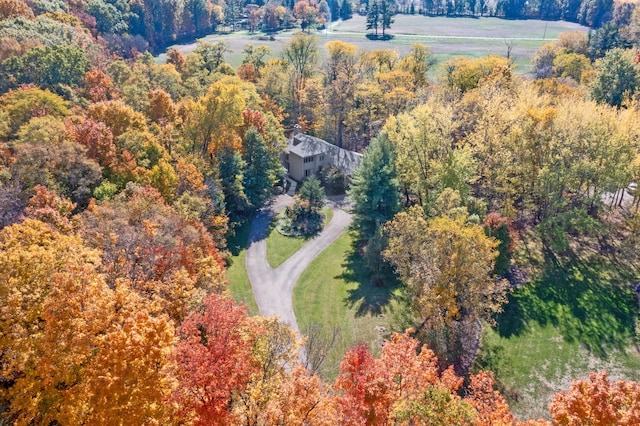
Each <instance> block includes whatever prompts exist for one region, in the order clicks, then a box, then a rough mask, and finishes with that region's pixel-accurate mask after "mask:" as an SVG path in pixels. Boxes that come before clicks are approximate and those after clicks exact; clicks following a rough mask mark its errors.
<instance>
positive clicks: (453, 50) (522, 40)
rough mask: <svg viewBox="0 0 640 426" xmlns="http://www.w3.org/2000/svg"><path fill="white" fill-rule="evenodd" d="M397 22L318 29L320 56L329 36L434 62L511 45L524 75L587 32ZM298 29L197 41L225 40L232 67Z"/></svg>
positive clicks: (526, 24)
mask: <svg viewBox="0 0 640 426" xmlns="http://www.w3.org/2000/svg"><path fill="white" fill-rule="evenodd" d="M394 20H395V22H394V23H393V24H392V25H391V29H390V30H388V33H389V34H392V35H393V36H394V38H393V39H391V40H388V41H381V40H369V39H367V38H366V34H367V31H366V17H364V16H360V15H354V17H353V18H352V19H350V20H347V21H338V22H334V23H332V24H331V28H330V30H328V31H327V30H321V31H318V32H316V35H317V36H318V44H319V46H320V48H321V49H320V53H321V56H323V55H324V48H323V46H324V44H325V43H326V42H328V41H331V40H342V41H344V42H347V43H351V44H354V45H356V46H357V47H358V48H359V49H360V50H375V49H394V50H397V51H398V52H399V53H400V54H402V55H404V54H407V53H408V52H409V49H410V46H411V43H415V42H420V43H424V44H426V45H428V46H429V47H430V48H431V51H432V52H433V54H434V57H435V59H436V61H437V65H436V67H435V69H434V71H437V70H438V65H441V64H442V63H443V62H444V61H446V60H448V59H450V58H452V57H455V56H469V57H483V56H486V55H489V54H493V55H499V56H506V55H507V51H508V50H509V49H511V52H510V55H511V56H510V57H511V58H512V59H513V61H514V63H515V64H516V65H517V72H518V73H521V74H524V73H526V72H528V71H529V70H530V67H531V66H530V62H531V58H532V57H533V55H534V54H535V52H536V51H537V50H538V49H539V48H540V47H541V46H542V45H543V44H545V43H548V42H551V41H554V40H556V39H557V38H558V35H559V34H560V33H562V32H567V31H583V32H585V33H586V32H587V31H588V28H587V27H584V26H581V25H578V24H575V23H571V22H564V21H541V20H536V19H530V20H508V19H500V18H489V17H481V18H471V17H463V18H452V17H430V16H422V15H396V16H394ZM298 32H300V30H299V29H297V28H296V29H293V30H288V31H282V32H279V33H277V34H275V36H274V40H269V37H268V36H265V34H263V33H254V34H251V33H249V32H248V31H238V32H234V33H230V34H211V35H208V36H206V37H203V38H202V39H199V41H208V42H217V41H225V42H227V43H228V45H229V48H230V49H231V50H232V52H231V53H227V54H226V57H225V59H226V61H227V62H229V63H230V64H231V65H232V66H233V67H237V66H239V65H240V64H241V63H242V57H243V53H242V50H243V49H244V48H245V45H247V44H254V45H266V46H268V47H269V48H270V49H271V51H272V53H273V57H278V56H279V55H280V54H281V52H282V49H283V48H284V46H285V45H286V44H287V43H288V42H289V40H290V39H291V37H292V36H293V35H294V34H296V33H298ZM196 45H197V43H190V44H182V45H175V46H171V47H170V48H176V49H178V50H180V51H182V52H184V53H189V52H191V51H192V50H193V49H195V47H196ZM157 60H158V61H159V62H164V61H165V60H166V54H160V55H159V56H158V57H157Z"/></svg>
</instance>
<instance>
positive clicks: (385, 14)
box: [380, 0, 393, 38]
mask: <svg viewBox="0 0 640 426" xmlns="http://www.w3.org/2000/svg"><path fill="white" fill-rule="evenodd" d="M380 15H381V16H380V18H381V19H380V20H381V24H382V37H383V38H384V30H385V29H388V28H391V24H393V18H392V16H393V5H392V4H390V3H389V2H388V1H387V0H382V2H381V3H380Z"/></svg>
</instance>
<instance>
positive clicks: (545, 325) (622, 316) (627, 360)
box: [478, 241, 640, 419]
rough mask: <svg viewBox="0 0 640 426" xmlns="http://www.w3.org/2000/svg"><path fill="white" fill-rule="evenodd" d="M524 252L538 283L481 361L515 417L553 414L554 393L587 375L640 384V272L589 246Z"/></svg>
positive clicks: (500, 319)
mask: <svg viewBox="0 0 640 426" xmlns="http://www.w3.org/2000/svg"><path fill="white" fill-rule="evenodd" d="M521 246H528V247H527V248H528V249H529V250H527V252H528V253H529V256H530V258H529V259H527V264H529V265H531V264H536V265H538V269H539V271H538V272H537V273H536V276H537V278H534V279H533V280H532V281H531V282H530V283H528V284H526V285H524V286H522V287H520V288H518V289H516V290H515V291H514V292H513V293H512V294H511V295H510V297H509V303H508V304H507V305H506V306H505V311H504V313H502V314H501V315H499V316H497V327H496V328H495V329H493V330H490V329H488V328H487V330H486V334H485V336H484V339H483V344H482V348H481V351H480V356H479V359H478V366H479V367H482V368H487V369H490V370H493V371H494V372H495V373H496V378H497V379H498V381H499V382H500V384H501V385H502V387H503V389H502V390H503V392H504V393H505V395H506V396H507V397H508V399H509V402H510V404H511V406H512V408H513V410H514V412H516V414H518V415H519V416H520V417H521V418H523V419H529V418H536V417H541V416H548V414H547V406H548V404H549V402H550V400H551V396H552V395H553V393H555V392H558V391H560V390H566V389H567V388H568V387H569V385H570V384H571V382H572V381H573V380H575V379H577V378H584V377H586V376H587V375H588V373H589V371H598V370H606V371H608V372H609V375H610V376H611V377H612V378H613V379H627V380H635V381H638V380H640V353H639V351H638V345H637V340H636V339H637V336H636V332H637V330H636V327H637V326H638V320H639V318H638V303H637V299H636V296H635V294H634V293H633V291H631V290H630V289H629V283H631V282H637V281H638V279H639V278H640V277H639V276H638V273H637V271H635V270H634V268H633V267H629V266H628V265H624V259H615V258H614V257H611V256H607V255H605V254H603V253H597V252H595V251H591V252H589V251H588V250H585V249H584V248H583V250H582V252H578V253H572V255H571V256H564V257H561V256H556V255H555V254H554V253H552V252H550V251H549V250H540V247H539V244H536V243H535V242H534V243H533V244H532V243H531V241H526V242H525V243H523V244H521ZM521 251H523V250H521Z"/></svg>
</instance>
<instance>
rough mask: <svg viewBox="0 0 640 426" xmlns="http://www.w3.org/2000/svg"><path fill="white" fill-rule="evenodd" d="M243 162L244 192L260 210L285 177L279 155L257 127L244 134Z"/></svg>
mask: <svg viewBox="0 0 640 426" xmlns="http://www.w3.org/2000/svg"><path fill="white" fill-rule="evenodd" d="M242 148H243V152H244V155H243V160H244V162H245V164H246V166H245V170H244V176H243V186H244V191H245V193H246V194H247V198H248V200H249V203H250V204H251V206H253V207H254V208H259V207H261V206H262V204H263V203H264V202H265V201H266V200H267V198H269V195H271V188H273V185H275V184H276V183H277V182H278V180H280V179H281V178H282V176H283V169H282V165H281V164H280V158H279V153H278V151H277V150H271V149H269V147H268V146H267V143H266V142H265V140H264V138H263V137H262V135H261V134H260V133H258V131H257V130H256V129H255V127H251V128H250V129H249V130H247V131H246V133H245V134H244V139H243V141H242Z"/></svg>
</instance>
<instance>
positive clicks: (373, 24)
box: [367, 0, 380, 36]
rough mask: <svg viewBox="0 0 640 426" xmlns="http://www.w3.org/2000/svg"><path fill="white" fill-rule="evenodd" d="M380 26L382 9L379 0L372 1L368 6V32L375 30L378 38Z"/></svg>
mask: <svg viewBox="0 0 640 426" xmlns="http://www.w3.org/2000/svg"><path fill="white" fill-rule="evenodd" d="M379 24H380V7H379V5H378V1H377V0H371V1H369V4H368V6H367V30H374V31H375V34H376V36H378V26H379Z"/></svg>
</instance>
